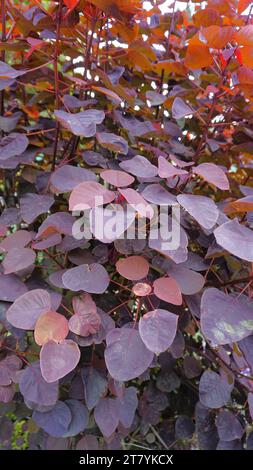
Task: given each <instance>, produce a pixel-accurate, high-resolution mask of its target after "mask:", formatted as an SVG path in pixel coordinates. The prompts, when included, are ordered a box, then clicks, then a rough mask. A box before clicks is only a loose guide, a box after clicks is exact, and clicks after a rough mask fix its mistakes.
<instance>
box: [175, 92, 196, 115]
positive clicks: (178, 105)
mask: <svg viewBox="0 0 253 470" xmlns="http://www.w3.org/2000/svg"><path fill="white" fill-rule="evenodd" d="M171 112H172V117H173V118H174V119H182V118H184V117H186V116H189V115H191V114H194V110H193V109H192V108H191V107H190V106H189V105H188V104H187V103H185V102H184V101H183V100H182V99H181V98H178V97H176V98H175V99H174V101H173V105H172V109H171Z"/></svg>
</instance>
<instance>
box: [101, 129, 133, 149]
mask: <svg viewBox="0 0 253 470" xmlns="http://www.w3.org/2000/svg"><path fill="white" fill-rule="evenodd" d="M96 137H97V140H98V142H99V144H100V145H101V146H102V147H105V148H106V149H108V150H110V151H111V152H117V153H118V152H119V153H123V155H127V153H128V143H127V141H126V140H125V139H123V137H120V136H119V135H116V134H112V133H111V132H99V133H97V136H96Z"/></svg>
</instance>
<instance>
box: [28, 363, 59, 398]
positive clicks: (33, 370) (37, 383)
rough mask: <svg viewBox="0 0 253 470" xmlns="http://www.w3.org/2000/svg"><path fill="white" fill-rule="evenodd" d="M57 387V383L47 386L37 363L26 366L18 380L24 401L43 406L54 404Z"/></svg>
mask: <svg viewBox="0 0 253 470" xmlns="http://www.w3.org/2000/svg"><path fill="white" fill-rule="evenodd" d="M58 387H59V385H58V381H56V382H52V383H50V384H49V383H47V382H46V381H45V380H44V379H43V377H42V375H41V370H40V363H39V361H35V362H32V364H30V365H28V366H27V367H26V368H25V369H24V370H23V371H22V375H21V377H20V379H19V388H20V392H21V393H22V395H23V397H24V399H25V400H26V401H29V402H33V403H37V404H39V405H43V406H52V405H55V404H56V401H57V397H58Z"/></svg>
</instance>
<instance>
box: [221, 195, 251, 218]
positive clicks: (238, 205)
mask: <svg viewBox="0 0 253 470" xmlns="http://www.w3.org/2000/svg"><path fill="white" fill-rule="evenodd" d="M251 211H253V197H252V196H246V197H243V198H241V199H237V201H232V202H229V203H228V204H226V206H225V207H224V212H225V213H226V214H233V213H234V212H251Z"/></svg>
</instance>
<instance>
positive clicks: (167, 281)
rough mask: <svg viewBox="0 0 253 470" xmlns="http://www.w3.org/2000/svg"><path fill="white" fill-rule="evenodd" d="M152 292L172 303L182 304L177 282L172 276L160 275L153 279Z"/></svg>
mask: <svg viewBox="0 0 253 470" xmlns="http://www.w3.org/2000/svg"><path fill="white" fill-rule="evenodd" d="M153 285H154V294H155V295H156V296H157V297H158V298H159V299H161V300H164V301H165V302H169V303H171V304H173V305H181V304H182V301H183V300H182V295H181V291H180V288H179V286H178V284H177V282H176V281H175V280H174V279H172V277H161V278H160V279H156V280H155V281H154V284H153Z"/></svg>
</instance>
